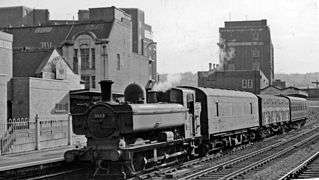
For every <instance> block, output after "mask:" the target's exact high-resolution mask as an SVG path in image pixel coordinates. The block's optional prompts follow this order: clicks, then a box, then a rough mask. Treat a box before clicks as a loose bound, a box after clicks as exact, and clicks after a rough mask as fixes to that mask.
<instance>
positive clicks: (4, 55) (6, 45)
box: [0, 31, 12, 135]
mask: <svg viewBox="0 0 319 180" xmlns="http://www.w3.org/2000/svg"><path fill="white" fill-rule="evenodd" d="M11 77H12V35H10V34H7V33H4V32H1V31H0V107H1V108H0V127H5V125H6V122H7V116H8V115H7V114H8V112H7V98H8V97H7V91H8V88H9V87H8V86H9V83H8V82H9V80H10V79H11ZM2 132H4V131H3V130H2V129H0V135H1V134H2Z"/></svg>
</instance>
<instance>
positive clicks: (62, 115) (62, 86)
mask: <svg viewBox="0 0 319 180" xmlns="http://www.w3.org/2000/svg"><path fill="white" fill-rule="evenodd" d="M10 84H11V88H10V91H9V100H10V102H11V106H10V109H11V112H10V115H11V117H13V118H17V117H30V118H31V119H33V118H34V117H35V115H36V114H38V115H39V116H40V117H42V118H49V119H51V120H53V119H59V120H62V119H66V118H67V116H66V114H67V113H69V109H70V108H69V104H70V102H69V101H70V100H69V91H70V90H75V89H81V88H83V85H81V84H80V76H79V75H76V74H74V73H73V71H72V70H71V68H70V66H69V65H68V64H67V62H66V61H65V60H64V58H63V57H62V56H61V55H60V54H59V53H58V51H57V50H55V49H33V50H15V51H14V53H13V78H12V79H11V81H10ZM43 102H45V103H43Z"/></svg>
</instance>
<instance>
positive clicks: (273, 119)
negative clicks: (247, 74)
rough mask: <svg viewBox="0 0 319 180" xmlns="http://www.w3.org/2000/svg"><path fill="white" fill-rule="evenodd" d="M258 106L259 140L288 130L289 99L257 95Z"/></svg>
mask: <svg viewBox="0 0 319 180" xmlns="http://www.w3.org/2000/svg"><path fill="white" fill-rule="evenodd" d="M257 97H258V105H259V108H258V109H259V126H260V130H259V135H260V136H261V138H264V137H267V136H270V135H273V134H276V133H280V132H282V131H284V130H288V129H289V122H290V108H289V99H287V98H286V97H282V96H273V95H257Z"/></svg>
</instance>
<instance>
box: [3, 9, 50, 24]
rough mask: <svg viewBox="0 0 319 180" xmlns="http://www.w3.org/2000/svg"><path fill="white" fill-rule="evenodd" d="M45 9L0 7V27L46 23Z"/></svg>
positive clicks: (47, 15)
mask: <svg viewBox="0 0 319 180" xmlns="http://www.w3.org/2000/svg"><path fill="white" fill-rule="evenodd" d="M48 20H49V11H48V10H47V9H31V8H28V7H24V6H15V7H3V8H0V27H9V26H13V27H19V26H22V25H23V26H32V25H38V24H43V23H47V22H48Z"/></svg>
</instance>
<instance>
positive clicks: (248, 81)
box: [247, 79, 253, 88]
mask: <svg viewBox="0 0 319 180" xmlns="http://www.w3.org/2000/svg"><path fill="white" fill-rule="evenodd" d="M247 87H248V88H253V80H251V79H248V80H247Z"/></svg>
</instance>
